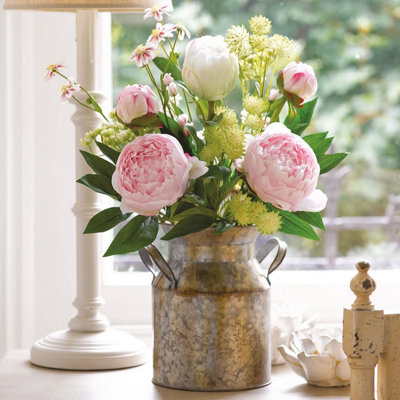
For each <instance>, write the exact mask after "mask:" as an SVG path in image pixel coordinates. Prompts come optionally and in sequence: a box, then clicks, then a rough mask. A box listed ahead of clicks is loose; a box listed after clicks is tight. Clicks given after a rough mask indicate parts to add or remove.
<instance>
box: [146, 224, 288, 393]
mask: <svg viewBox="0 0 400 400" xmlns="http://www.w3.org/2000/svg"><path fill="white" fill-rule="evenodd" d="M257 236H258V232H257V228H255V227H236V228H233V229H231V230H229V231H227V232H226V233H224V234H222V235H214V234H213V233H212V231H211V230H210V229H208V230H205V231H202V232H199V233H194V234H190V235H187V236H185V237H182V238H177V239H173V240H171V241H169V259H168V263H166V264H167V265H168V266H169V267H170V269H171V270H172V272H173V275H174V279H171V274H170V273H169V278H168V270H166V268H165V267H166V265H165V264H163V263H164V262H163V261H162V260H160V259H159V258H158V255H157V254H156V253H155V252H154V248H153V250H152V249H151V248H148V250H149V254H148V255H150V256H151V258H152V259H153V260H154V261H155V262H156V263H157V264H158V265H159V267H160V268H161V269H162V270H165V272H167V275H164V274H159V275H158V276H157V277H156V278H155V280H154V281H153V310H154V319H153V322H154V371H153V372H154V374H153V382H154V383H156V384H158V385H162V386H167V387H171V388H175V389H185V390H196V391H197V390H198V391H225V390H241V389H250V388H255V387H260V386H264V385H267V384H268V383H270V376H271V367H270V365H271V360H270V354H271V353H270V320H269V315H270V312H269V310H270V288H269V284H268V283H267V280H266V277H265V275H264V273H263V271H262V270H261V268H260V265H259V262H258V261H257V258H256V254H255V241H256V238H257ZM279 246H280V251H281V253H280V256H281V259H283V257H282V254H283V256H284V253H285V251H286V250H285V249H284V251H283V250H282V244H279ZM282 252H283V253H282ZM157 260H158V261H157ZM144 261H145V260H144ZM146 263H147V264H148V262H146Z"/></svg>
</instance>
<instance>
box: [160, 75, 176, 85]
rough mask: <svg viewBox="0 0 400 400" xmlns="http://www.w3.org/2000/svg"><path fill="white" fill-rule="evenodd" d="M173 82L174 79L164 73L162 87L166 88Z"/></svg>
mask: <svg viewBox="0 0 400 400" xmlns="http://www.w3.org/2000/svg"><path fill="white" fill-rule="evenodd" d="M173 81H174V78H173V77H172V75H171V74H169V73H166V74H165V75H164V78H163V80H162V82H163V84H164V86H168V85H169V84H170V83H172V82H173Z"/></svg>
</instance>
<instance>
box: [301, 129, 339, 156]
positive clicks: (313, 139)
mask: <svg viewBox="0 0 400 400" xmlns="http://www.w3.org/2000/svg"><path fill="white" fill-rule="evenodd" d="M327 134H328V132H321V133H314V134H312V135H307V136H303V139H304V141H305V142H306V143H307V144H308V145H309V146H310V147H311V148H312V149H313V151H314V153H315V155H316V156H317V158H318V157H320V156H322V155H323V154H325V152H326V151H327V150H328V149H329V146H330V145H331V143H332V140H333V137H328V138H327V137H326V135H327Z"/></svg>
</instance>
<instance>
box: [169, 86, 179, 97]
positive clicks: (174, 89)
mask: <svg viewBox="0 0 400 400" xmlns="http://www.w3.org/2000/svg"><path fill="white" fill-rule="evenodd" d="M167 90H168V93H169V95H170V96H171V97H175V96H176V95H177V94H178V87H177V86H176V83H175V82H171V83H170V84H169V85H168V86H167Z"/></svg>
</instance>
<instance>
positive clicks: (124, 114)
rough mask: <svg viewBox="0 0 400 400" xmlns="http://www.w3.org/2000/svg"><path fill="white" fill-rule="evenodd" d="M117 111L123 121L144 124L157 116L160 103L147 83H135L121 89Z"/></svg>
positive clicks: (130, 123) (129, 123)
mask: <svg viewBox="0 0 400 400" xmlns="http://www.w3.org/2000/svg"><path fill="white" fill-rule="evenodd" d="M115 111H116V114H117V116H118V118H119V119H120V120H121V121H122V122H123V123H125V124H127V125H134V124H139V125H142V124H146V123H148V122H150V121H152V120H153V119H154V118H155V117H156V115H157V113H158V111H159V105H158V101H157V97H156V95H155V94H154V92H153V91H152V90H151V89H150V88H149V87H148V86H147V85H138V84H135V85H132V86H126V87H125V88H124V89H122V90H121V93H120V94H119V96H118V98H117V105H116V108H115ZM139 118H140V120H139Z"/></svg>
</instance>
